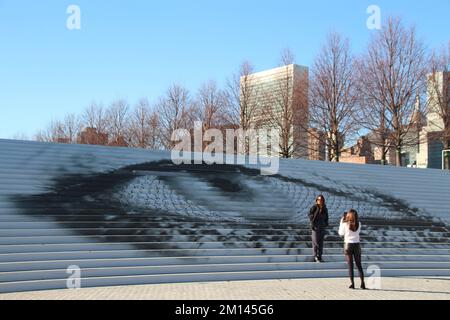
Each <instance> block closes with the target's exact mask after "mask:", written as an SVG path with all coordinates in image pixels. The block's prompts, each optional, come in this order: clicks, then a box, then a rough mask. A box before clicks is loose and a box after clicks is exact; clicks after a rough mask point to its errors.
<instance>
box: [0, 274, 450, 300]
mask: <svg viewBox="0 0 450 320" xmlns="http://www.w3.org/2000/svg"><path fill="white" fill-rule="evenodd" d="M357 285H359V281H357ZM347 287H348V280H346V279H304V280H303V279H302V280H270V281H238V282H213V283H186V284H157V285H142V286H125V287H105V288H85V289H79V290H55V291H41V292H27V293H11V294H0V300H6V299H8V300H10V299H20V300H24V299H26V300H74V299H75V300H310V299H311V300H330V299H331V300H334V299H337V300H348V299H356V300H393V299H396V300H415V299H421V300H450V277H441V278H412V277H407V278H406V277H405V278H383V279H382V280H381V289H372V290H366V291H364V290H350V289H347Z"/></svg>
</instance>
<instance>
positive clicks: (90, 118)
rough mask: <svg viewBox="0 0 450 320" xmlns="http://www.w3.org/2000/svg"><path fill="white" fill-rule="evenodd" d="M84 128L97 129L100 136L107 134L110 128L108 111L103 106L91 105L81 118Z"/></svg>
mask: <svg viewBox="0 0 450 320" xmlns="http://www.w3.org/2000/svg"><path fill="white" fill-rule="evenodd" d="M81 119H82V124H83V126H84V128H93V129H96V130H97V132H98V133H99V134H106V133H107V128H108V120H107V117H106V111H105V109H104V108H103V106H102V105H99V104H96V103H95V102H93V103H91V104H90V105H89V106H88V107H87V108H86V109H85V110H84V113H83V114H82V116H81Z"/></svg>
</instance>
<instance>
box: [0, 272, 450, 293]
mask: <svg viewBox="0 0 450 320" xmlns="http://www.w3.org/2000/svg"><path fill="white" fill-rule="evenodd" d="M448 275H449V272H448V270H446V269H443V270H440V269H431V270H430V269H384V270H382V276H384V277H390V276H391V277H392V276H397V277H399V276H448ZM66 276H68V275H66ZM347 276H348V271H347V269H340V270H300V271H299V270H294V271H292V270H289V271H285V270H277V271H248V272H214V273H193V274H192V273H191V274H190V273H184V274H171V275H141V276H121V277H97V278H82V279H81V286H82V287H83V288H89V287H109V286H123V285H146V284H161V283H186V282H217V281H244V280H274V279H300V278H302V279H306V278H344V277H347ZM55 289H67V277H65V278H63V279H54V280H40V281H17V282H5V283H0V292H1V293H7V292H22V291H30V290H33V291H36V290H55Z"/></svg>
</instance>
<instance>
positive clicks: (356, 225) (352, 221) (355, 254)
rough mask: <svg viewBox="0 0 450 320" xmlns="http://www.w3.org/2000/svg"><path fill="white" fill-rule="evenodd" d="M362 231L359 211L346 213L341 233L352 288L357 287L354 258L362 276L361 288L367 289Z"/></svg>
mask: <svg viewBox="0 0 450 320" xmlns="http://www.w3.org/2000/svg"><path fill="white" fill-rule="evenodd" d="M360 232H361V223H360V222H359V219H358V213H357V212H356V210H354V209H352V210H350V211H349V212H347V213H346V214H345V216H344V217H343V218H342V220H341V224H340V226H339V235H340V236H341V237H344V239H345V249H344V254H345V258H346V260H347V264H348V271H349V275H350V280H351V285H350V289H355V280H354V277H355V276H354V271H353V270H354V269H353V260H354V261H355V263H356V267H357V268H358V271H359V276H360V278H361V289H366V284H365V283H364V271H363V268H362V262H361V240H360Z"/></svg>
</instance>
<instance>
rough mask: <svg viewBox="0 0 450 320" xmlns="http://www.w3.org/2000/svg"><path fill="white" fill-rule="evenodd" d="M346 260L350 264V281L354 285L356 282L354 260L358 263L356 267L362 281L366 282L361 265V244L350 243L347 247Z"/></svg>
mask: <svg viewBox="0 0 450 320" xmlns="http://www.w3.org/2000/svg"><path fill="white" fill-rule="evenodd" d="M345 259H346V260H347V264H348V273H349V276H350V280H351V281H352V284H353V283H354V282H355V280H354V278H355V274H354V267H353V260H354V261H355V263H356V267H357V268H358V272H359V277H360V278H361V281H362V282H364V270H363V267H362V263H361V245H360V244H359V243H348V244H346V245H345Z"/></svg>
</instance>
